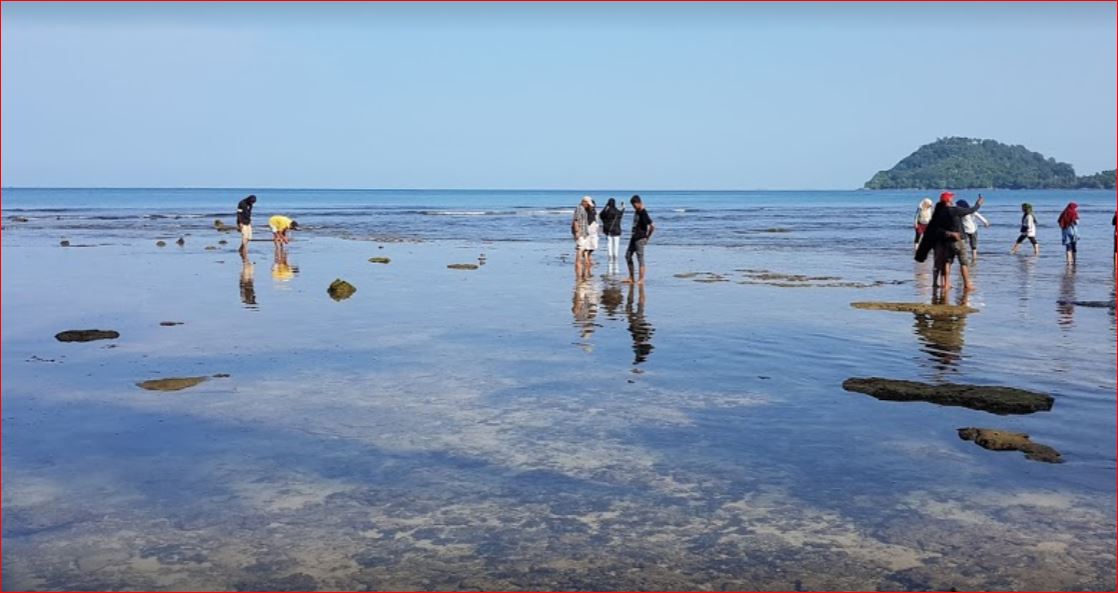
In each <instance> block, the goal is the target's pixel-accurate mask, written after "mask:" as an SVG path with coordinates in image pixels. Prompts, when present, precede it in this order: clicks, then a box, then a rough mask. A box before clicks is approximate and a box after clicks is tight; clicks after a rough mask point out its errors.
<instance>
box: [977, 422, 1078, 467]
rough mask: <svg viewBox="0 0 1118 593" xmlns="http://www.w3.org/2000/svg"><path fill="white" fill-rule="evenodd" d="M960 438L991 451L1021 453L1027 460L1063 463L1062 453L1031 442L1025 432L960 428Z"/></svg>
mask: <svg viewBox="0 0 1118 593" xmlns="http://www.w3.org/2000/svg"><path fill="white" fill-rule="evenodd" d="M959 438H961V439H963V440H964V441H974V444H976V445H978V446H979V447H982V448H984V449H989V450H991V451H1020V452H1022V453H1024V454H1025V458H1026V459H1032V460H1033V461H1044V462H1046V463H1063V461H1064V460H1063V458H1062V457H1060V452H1059V451H1057V450H1055V449H1053V448H1052V447H1049V446H1048V445H1042V444H1040V443H1034V442H1032V441H1031V440H1029V435H1027V434H1025V433H1023V432H1009V431H1005V430H994V429H992V428H960V429H959Z"/></svg>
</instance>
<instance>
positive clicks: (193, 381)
mask: <svg viewBox="0 0 1118 593" xmlns="http://www.w3.org/2000/svg"><path fill="white" fill-rule="evenodd" d="M208 378H209V377H169V378H167V379H151V380H150V381H142V382H140V383H137V384H136V386H137V387H140V388H141V389H147V390H148V391H180V390H183V389H186V388H188V387H194V386H195V385H197V384H199V383H201V382H203V381H205V380H206V379H208Z"/></svg>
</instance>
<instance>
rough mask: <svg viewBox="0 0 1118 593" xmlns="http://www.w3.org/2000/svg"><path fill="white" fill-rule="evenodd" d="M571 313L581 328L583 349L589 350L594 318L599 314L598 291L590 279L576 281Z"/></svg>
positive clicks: (580, 336) (594, 325) (580, 334)
mask: <svg viewBox="0 0 1118 593" xmlns="http://www.w3.org/2000/svg"><path fill="white" fill-rule="evenodd" d="M571 314H572V315H573V316H574V323H575V325H576V326H578V327H579V328H580V331H579V338H581V342H579V344H580V345H581V346H582V349H583V350H586V351H587V352H589V351H590V350H591V346H590V341H589V339H590V336H591V335H593V334H594V328H595V327H597V324H595V323H594V318H596V317H597V316H598V291H597V290H595V289H594V286H593V285H592V284H591V283H590V282H588V281H585V280H584V281H581V282H575V290H574V296H573V297H572V298H571Z"/></svg>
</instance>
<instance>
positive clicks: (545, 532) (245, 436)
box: [3, 234, 1115, 590]
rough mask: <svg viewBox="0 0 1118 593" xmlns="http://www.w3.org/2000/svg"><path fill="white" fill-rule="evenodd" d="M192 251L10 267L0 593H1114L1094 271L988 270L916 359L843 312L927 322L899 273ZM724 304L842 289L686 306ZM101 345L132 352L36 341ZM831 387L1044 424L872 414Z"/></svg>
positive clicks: (920, 277)
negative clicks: (964, 430) (1072, 304)
mask: <svg viewBox="0 0 1118 593" xmlns="http://www.w3.org/2000/svg"><path fill="white" fill-rule="evenodd" d="M78 239H79V240H81V241H82V242H83V243H84V242H93V241H85V240H84V238H81V237H78ZM208 239H209V237H208V236H206V235H201V236H200V237H199V238H196V239H194V238H191V237H188V240H187V242H186V245H185V246H184V247H182V248H179V247H176V246H173V245H172V246H170V247H164V248H162V249H159V248H157V247H155V246H154V245H153V241H152V240H148V238H147V237H144V238H142V239H140V238H137V239H135V240H118V241H117V242H116V244H114V245H107V246H97V247H95V248H90V249H80V250H70V249H64V248H60V247H58V244H57V238H56V237H36V236H32V235H30V234H25V235H19V234H16V235H14V236H5V246H4V247H5V249H4V252H3V257H4V261H3V264H4V268H5V277H4V279H5V287H4V296H5V299H4V302H3V317H4V320H5V324H4V336H3V340H4V341H3V346H4V348H3V364H4V387H3V406H4V407H3V414H4V432H3V446H4V448H3V483H4V489H3V513H4V517H3V518H4V524H3V528H4V534H3V545H4V559H3V569H4V577H5V578H4V582H3V585H4V588H5V589H7V590H16V589H27V590H51V589H123V588H129V589H222V590H230V589H240V590H305V589H341V590H350V589H382V590H386V589H388V590H406V589H451V590H462V589H579V590H611V589H626V590H645V589H648V590H663V589H700V590H719V589H762V590H778V589H779V590H812V589H864V590H868V589H878V588H881V589H895V590H924V589H940V590H943V589H950V588H953V587H954V588H958V589H999V590H1008V589H1032V590H1047V589H1053V590H1064V589H1088V590H1112V589H1113V588H1114V586H1115V581H1114V578H1115V540H1114V532H1115V516H1114V509H1115V497H1114V476H1115V473H1114V471H1115V452H1114V428H1115V422H1114V401H1113V394H1114V367H1113V361H1114V343H1115V333H1114V331H1115V328H1114V316H1113V314H1112V312H1111V311H1108V310H1107V309H1091V308H1081V309H1078V310H1065V309H1063V308H1060V307H1059V305H1058V304H1057V301H1058V300H1059V299H1060V298H1067V296H1068V295H1067V293H1068V292H1069V291H1070V292H1074V293H1075V294H1073V295H1071V298H1073V299H1081V300H1086V299H1091V300H1095V299H1097V300H1106V299H1107V298H1111V299H1112V298H1113V287H1114V284H1113V282H1114V281H1113V277H1112V275H1111V273H1110V272H1109V270H1107V269H1102V270H1098V269H1091V268H1086V267H1083V268H1081V269H1080V270H1078V271H1077V275H1078V276H1077V277H1075V278H1073V279H1072V280H1070V281H1064V282H1063V283H1061V282H1060V281H1059V280H1058V275H1053V272H1051V271H1049V270H1047V269H1046V267H1045V266H1047V264H1045V263H1043V262H1041V263H1042V266H1040V267H1036V268H1033V269H1032V270H1028V268H1025V269H1026V272H1025V274H1027V276H1026V277H1025V280H1027V281H1028V284H1027V285H1023V284H1022V282H1024V281H1025V280H1022V279H1021V277H1020V276H1019V275H1009V274H1008V272H995V271H994V268H995V266H996V267H997V269H999V270H1010V271H1012V272H1013V273H1014V274H1017V273H1018V272H1020V271H1021V269H1022V268H1021V267H1020V266H1029V265H1032V264H1029V263H1021V262H1020V261H1019V260H1018V259H1017V258H1013V259H1010V258H1008V257H1000V258H996V257H994V256H991V257H990V261H989V262H987V261H983V262H982V263H981V264H980V265H981V266H989V267H990V268H991V271H990V272H988V273H986V275H985V276H984V275H981V272H983V271H984V270H982V269H981V268H980V275H979V276H978V279H979V280H978V281H979V291H978V292H977V293H976V294H975V295H973V296H972V297H971V298H970V299H969V300H968V301H967V303H966V304H967V305H968V306H972V307H975V308H977V309H979V311H980V313H977V314H972V315H969V316H966V317H965V318H964V319H965V322H963V321H961V320H960V319H954V318H951V319H935V320H934V323H935V324H936V327H934V328H929V327H928V325H929V323H932V322H933V320H928V319H925V318H922V317H921V316H920V315H918V314H917V315H915V321H914V320H913V319H909V318H908V315H910V314H909V313H888V312H878V311H862V310H858V309H854V308H852V307H851V306H850V303H851V302H855V301H889V302H928V301H930V293H928V292H927V291H928V287H929V285H930V277H929V276H928V275H927V274H926V273H924V272H920V271H918V268H916V267H914V266H913V265H911V264H910V263H909V262H907V261H903V258H898V261H896V262H889V263H885V264H883V265H881V266H876V267H874V269H872V270H865V271H863V270H862V269H861V268H862V267H863V266H861V262H859V261H857V260H855V259H853V258H851V259H849V260H847V259H844V258H843V256H842V255H838V254H836V255H827V256H818V255H810V254H808V255H804V254H798V255H797V254H783V255H777V256H775V257H774V256H773V255H771V254H769V255H767V256H765V257H763V258H762V257H760V256H759V255H757V254H755V253H750V252H742V251H735V250H729V249H726V250H722V249H719V250H704V249H700V248H690V247H685V246H673V247H668V246H656V245H651V246H650V247H649V261H650V264H651V265H652V266H653V267H652V268H651V270H650V278H649V282H648V285H647V286H646V287H645V288H644V289H643V290H641V289H637V288H633V289H630V288H629V287H627V286H622V285H620V284H619V283H618V280H619V278H618V277H616V276H608V275H607V276H606V277H603V276H602V274H604V273H605V272H606V271H607V270H608V267H607V265H606V263H605V262H606V259H605V256H604V254H601V255H600V256H599V257H598V258H597V261H598V266H597V268H596V272H598V275H597V276H596V277H595V278H594V279H593V280H592V281H590V282H589V283H577V282H575V281H574V279H573V270H572V269H571V267H570V265H569V263H565V261H564V258H563V257H562V254H563V253H564V251H569V250H565V249H564V248H562V247H557V246H555V245H549V244H531V243H503V244H494V243H467V242H428V243H399V244H386V245H384V248H383V249H378V248H377V244H376V243H372V242H367V241H344V240H338V239H330V238H321V237H313V236H307V235H304V236H303V237H299V238H297V239H296V242H295V243H293V244H292V246H291V248H290V250H289V251H288V253H287V254H286V256H285V257H283V258H277V257H275V255H274V253H273V251H272V249H271V247H270V246H269V245H267V244H256V243H254V244H253V245H252V251H251V255H250V258H249V261H248V262H247V263H246V262H242V261H241V258H240V257H239V256H238V255H237V253H236V252H235V251H234V250H232V249H229V248H228V246H226V247H223V248H222V249H220V250H210V251H207V250H205V247H206V246H207V245H210V244H211V243H213V242H215V241H216V240H217V237H216V236H215V237H214V238H213V241H208ZM482 253H484V254H485V256H486V257H485V258H483V259H484V262H485V263H484V265H479V266H478V268H477V269H474V270H470V271H461V270H454V269H448V268H447V266H448V265H450V264H456V263H463V262H477V261H478V256H479V255H480V254H482ZM900 255H901V256H903V255H904V254H903V253H901V254H900ZM373 256H377V257H388V258H390V259H391V264H390V265H370V264H369V258H370V257H373ZM566 261H567V262H569V256H568V258H567V260H566ZM622 268H623V264H622ZM711 270H713V272H711ZM734 270H765V271H767V272H766V273H772V274H781V275H783V276H782V277H783V278H784V279H785V280H787V278H793V280H792V281H791V282H793V283H797V282H799V280H798V279H797V278H813V277H815V278H830V277H838V278H842V280H841V282H848V283H850V284H849V285H845V286H827V285H824V286H817V287H813V288H812V289H811V290H797V289H796V288H794V287H782V286H779V285H772V284H764V283H762V284H740V283H738V282H733V281H731V282H699V283H696V282H695V279H696V278H703V277H709V276H703V275H702V273H708V274H723V275H727V276H732V277H734V279H735V280H736V279H737V274H738V273H737V272H734ZM997 274H1005V275H1002V276H997ZM1055 274H1058V272H1056V273H1055ZM677 275H679V277H677ZM757 277H758V276H756V275H755V276H754V278H757ZM339 278H340V279H344V280H345V281H346V282H349V283H351V284H352V285H353V286H354V287H355V288H356V292H354V293H353V294H352V295H351V296H350V297H349V298H347V299H345V300H342V301H334V300H332V299H331V298H330V296H329V295H328V294H327V287H328V286H329V285H330V283H331V282H332V281H333V280H335V279H339ZM995 280H996V281H995ZM1053 280H1055V281H1053ZM827 282H830V281H829V280H828V281H824V283H827ZM1069 283H1070V288H1069ZM1061 295H1063V296H1061ZM952 302H956V303H958V299H957V297H956V296H955V295H953V296H952ZM167 319H174V320H178V321H181V322H183V324H182V325H180V326H176V327H173V328H167V327H162V326H161V325H160V322H161V321H163V320H167ZM1026 319H1027V320H1029V321H1028V323H1025V322H1023V321H1022V320H1026ZM92 327H96V328H103V329H112V330H116V331H119V332H120V337H119V338H117V339H115V340H111V341H96V342H88V343H60V342H58V341H57V340H55V338H54V335H55V334H56V333H58V332H60V331H63V330H67V329H76V328H92ZM1038 341H1039V343H1041V344H1045V345H1046V346H1045V347H1043V348H1038V347H1037V344H1038ZM110 342H111V343H110ZM215 374H222V375H224V374H228V375H229V376H228V377H222V378H221V379H213V380H207V381H200V382H197V383H196V384H193V385H191V386H189V387H188V388H183V389H181V390H178V391H167V392H162V391H146V390H144V389H141V388H139V387H137V385H136V384H137V383H139V382H143V381H148V380H155V379H162V378H182V377H186V378H190V377H212V376H213V375H215ZM852 376H885V377H891V378H897V379H911V380H918V381H927V382H943V381H949V382H956V383H977V384H987V385H1004V386H1009V387H1019V388H1027V389H1031V390H1036V391H1040V392H1043V393H1051V394H1052V395H1053V397H1054V399H1055V404H1054V406H1053V408H1052V410H1051V411H1049V412H1046V413H1043V414H1033V415H1029V416H1023V417H1003V416H996V415H991V414H988V413H984V412H980V411H975V410H968V409H962V408H947V407H939V406H935V405H933V404H926V403H896V402H887V401H877V400H874V399H872V398H868V397H865V396H862V395H859V394H851V393H847V392H845V391H843V389H842V381H843V380H844V379H846V378H848V377H852ZM965 426H984V427H990V428H995V429H1004V430H1013V431H1019V432H1026V433H1028V434H1030V435H1031V436H1032V437H1033V438H1035V439H1036V440H1037V441H1040V442H1043V443H1045V444H1048V445H1052V446H1054V447H1056V448H1057V449H1058V450H1059V451H1060V452H1061V453H1062V455H1063V459H1064V463H1062V464H1042V463H1035V462H1032V461H1029V460H1027V459H1025V457H1024V456H1023V455H1021V454H1020V453H1012V454H1009V453H998V452H994V451H988V450H985V449H982V448H980V447H977V446H975V445H974V444H973V443H970V442H966V441H962V440H960V439H959V437H958V436H957V434H956V430H957V429H958V428H960V427H965Z"/></svg>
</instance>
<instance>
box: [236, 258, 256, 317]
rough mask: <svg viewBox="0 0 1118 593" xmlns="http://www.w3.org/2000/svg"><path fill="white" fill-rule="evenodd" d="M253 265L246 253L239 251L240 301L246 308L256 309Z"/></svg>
mask: <svg viewBox="0 0 1118 593" xmlns="http://www.w3.org/2000/svg"><path fill="white" fill-rule="evenodd" d="M253 272H254V270H253V265H252V261H250V260H249V259H248V254H247V253H245V252H244V251H242V252H241V280H240V285H241V302H242V303H244V305H245V307H246V308H248V309H256V308H257V306H256V285H255V284H254V283H253V282H254V280H253Z"/></svg>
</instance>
